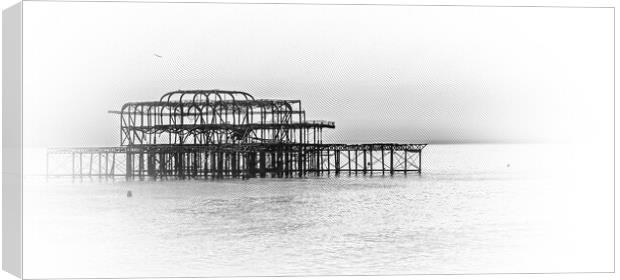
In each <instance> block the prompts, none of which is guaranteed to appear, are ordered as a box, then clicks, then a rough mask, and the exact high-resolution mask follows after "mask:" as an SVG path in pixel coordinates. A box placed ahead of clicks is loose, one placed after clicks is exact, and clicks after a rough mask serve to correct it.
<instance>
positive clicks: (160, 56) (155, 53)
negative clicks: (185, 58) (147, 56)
mask: <svg viewBox="0 0 620 280" xmlns="http://www.w3.org/2000/svg"><path fill="white" fill-rule="evenodd" d="M153 55H154V56H156V57H159V58H161V55H158V54H156V53H154V54H153Z"/></svg>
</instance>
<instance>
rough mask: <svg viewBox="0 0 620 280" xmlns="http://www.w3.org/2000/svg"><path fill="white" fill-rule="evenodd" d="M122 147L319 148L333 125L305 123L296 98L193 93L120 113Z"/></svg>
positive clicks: (129, 105) (124, 108)
mask: <svg viewBox="0 0 620 280" xmlns="http://www.w3.org/2000/svg"><path fill="white" fill-rule="evenodd" d="M120 119H121V120H120V122H121V125H120V129H121V131H120V132H121V133H120V134H121V139H120V140H121V146H134V145H149V146H152V145H184V144H198V145H221V144H242V143H269V144H278V143H281V144H320V143H322V139H321V136H322V130H323V128H335V124H334V122H328V121H307V120H306V113H305V111H304V110H302V108H301V102H300V101H299V100H278V99H255V98H254V97H253V96H252V95H250V94H248V93H245V92H239V91H222V90H191V91H173V92H169V93H166V94H164V95H163V96H162V97H161V98H160V100H159V101H155V102H152V101H151V102H131V103H126V104H124V105H123V106H122V108H121V111H120Z"/></svg>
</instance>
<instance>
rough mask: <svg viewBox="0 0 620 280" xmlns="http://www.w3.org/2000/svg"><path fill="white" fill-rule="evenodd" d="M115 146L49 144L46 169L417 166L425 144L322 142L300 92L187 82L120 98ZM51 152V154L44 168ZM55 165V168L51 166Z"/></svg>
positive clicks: (134, 173) (217, 173) (298, 171)
mask: <svg viewBox="0 0 620 280" xmlns="http://www.w3.org/2000/svg"><path fill="white" fill-rule="evenodd" d="M109 112H110V113H112V114H117V115H119V117H120V147H101V148H51V149H48V169H47V172H48V175H57V176H63V175H70V176H99V177H101V176H103V177H109V176H125V177H127V178H135V177H138V178H144V177H152V178H165V177H176V178H199V177H201V178H252V177H267V176H269V177H293V176H298V177H303V176H307V175H308V174H317V175H320V174H324V173H328V174H329V173H334V174H341V173H343V172H346V173H348V174H353V173H354V174H360V173H361V174H373V173H381V174H386V173H387V174H394V173H407V172H418V173H419V172H421V170H422V149H423V148H424V147H425V146H426V144H394V143H375V144H324V143H323V140H322V136H323V129H333V128H335V123H334V122H332V121H323V120H307V119H306V112H305V111H304V110H303V109H302V106H301V101H299V100H278V99H255V98H254V97H253V96H252V95H250V94H248V93H245V92H239V91H224V90H191V91H173V92H169V93H166V94H164V95H163V96H162V97H161V98H160V99H159V101H147V102H130V103H125V104H124V105H123V106H122V107H121V109H120V111H109ZM50 159H55V162H54V167H55V168H50ZM61 162H65V163H67V164H66V165H64V166H68V165H70V166H71V168H70V170H68V168H59V167H62V166H63V165H62V164H61ZM57 169H60V170H57Z"/></svg>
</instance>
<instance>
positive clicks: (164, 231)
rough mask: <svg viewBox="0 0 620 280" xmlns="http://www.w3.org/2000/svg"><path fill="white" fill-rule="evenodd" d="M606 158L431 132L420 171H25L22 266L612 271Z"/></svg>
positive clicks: (120, 272) (33, 269)
mask: <svg viewBox="0 0 620 280" xmlns="http://www.w3.org/2000/svg"><path fill="white" fill-rule="evenodd" d="M592 161H594V162H592ZM601 161H603V162H601ZM610 161H613V155H611V154H597V155H589V154H586V153H585V152H584V150H583V149H574V147H572V146H563V145H547V144H460V145H441V144H437V145H429V146H427V147H426V148H425V149H424V150H423V170H422V173H421V174H417V173H409V174H407V175H403V174H397V175H394V176H390V175H381V174H373V175H361V174H358V175H355V174H352V175H349V174H347V173H345V174H340V175H339V176H335V175H334V174H330V175H329V176H328V175H325V176H309V177H307V178H253V179H249V180H243V179H234V180H164V181H151V180H145V181H139V180H136V181H125V180H123V179H122V178H119V179H115V180H111V179H107V180H106V179H97V178H92V179H89V178H84V179H81V180H79V179H75V180H72V179H70V178H45V177H41V176H29V177H26V178H25V181H24V191H23V203H24V204H23V210H24V214H23V231H24V233H23V235H24V236H23V237H24V245H23V254H24V258H23V260H24V265H23V268H24V277H26V278H90V277H96V278H108V277H125V278H126V277H211V276H315V275H400V274H463V273H464V274H468V273H546V272H606V271H613V269H614V268H613V246H614V239H613V234H614V225H613V221H614V220H613V218H614V216H613V211H614V180H613V165H611V164H610V163H611V162H610ZM128 191H131V193H132V196H131V197H128V196H127V192H128Z"/></svg>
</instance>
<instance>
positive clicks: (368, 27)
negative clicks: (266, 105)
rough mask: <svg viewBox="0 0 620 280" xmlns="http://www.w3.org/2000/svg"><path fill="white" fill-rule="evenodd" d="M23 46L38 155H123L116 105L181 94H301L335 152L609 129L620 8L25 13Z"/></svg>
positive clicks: (98, 6)
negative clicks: (360, 145) (108, 151)
mask: <svg viewBox="0 0 620 280" xmlns="http://www.w3.org/2000/svg"><path fill="white" fill-rule="evenodd" d="M24 46H25V47H24V102H25V104H24V106H25V111H24V134H25V135H24V136H25V144H26V145H27V146H83V145H86V146H99V145H112V146H115V145H118V144H119V139H118V138H119V134H118V130H119V128H118V125H119V120H118V117H117V116H115V115H110V114H107V113H106V111H107V110H110V109H115V110H117V109H119V108H120V106H121V105H122V104H123V103H124V102H128V101H147V100H157V99H158V98H159V97H160V96H161V95H162V94H164V93H165V92H168V91H173V90H177V89H213V88H217V89H228V90H240V91H245V92H249V93H251V94H253V95H254V96H255V97H256V98H282V99H300V100H302V105H303V106H304V107H305V109H306V111H307V116H308V118H309V119H326V120H333V121H335V122H336V129H335V130H332V131H329V132H326V133H325V138H326V139H327V141H331V142H369V141H372V142H392V141H398V142H408V143H416V142H433V143H436V142H472V141H473V142H477V141H482V142H494V141H502V142H522V141H556V140H560V139H566V138H570V137H573V136H574V135H576V134H580V135H581V136H580V137H583V135H587V137H592V138H594V139H600V138H601V137H607V136H609V135H610V134H609V133H610V131H611V130H612V125H613V10H612V9H563V8H490V7H393V6H312V5H225V4H162V3H159V4H139V3H50V2H26V3H25V10H24ZM154 54H158V55H160V56H161V57H157V56H155V55H154ZM37 135H39V136H37Z"/></svg>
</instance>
